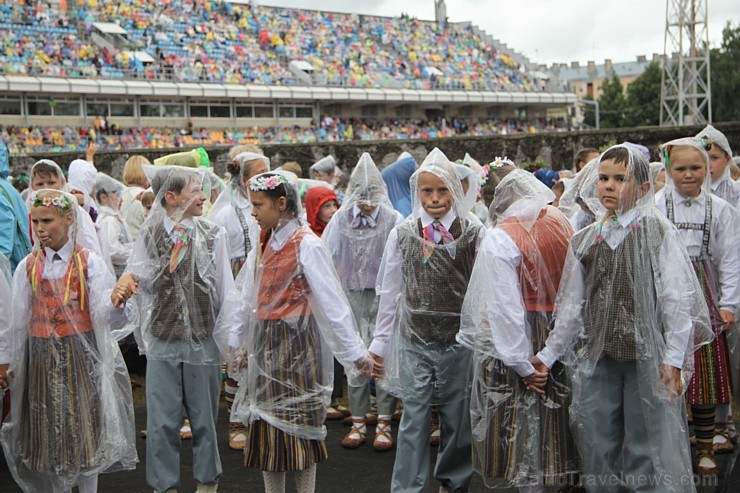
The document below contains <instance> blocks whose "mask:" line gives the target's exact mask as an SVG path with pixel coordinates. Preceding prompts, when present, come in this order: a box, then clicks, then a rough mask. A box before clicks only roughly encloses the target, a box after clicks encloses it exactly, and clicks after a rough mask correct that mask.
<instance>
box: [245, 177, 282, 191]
mask: <svg viewBox="0 0 740 493" xmlns="http://www.w3.org/2000/svg"><path fill="white" fill-rule="evenodd" d="M283 183H287V180H286V179H285V176H283V175H277V174H275V175H269V176H259V175H258V176H255V177H253V178H251V179H250V180H249V189H250V190H251V191H253V192H261V191H264V190H275V189H276V188H277V187H278V186H280V185H282V184H283Z"/></svg>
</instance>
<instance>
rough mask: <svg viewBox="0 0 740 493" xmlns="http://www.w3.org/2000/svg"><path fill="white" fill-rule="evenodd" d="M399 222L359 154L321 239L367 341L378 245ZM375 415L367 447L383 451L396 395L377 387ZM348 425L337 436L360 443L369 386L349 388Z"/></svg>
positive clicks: (348, 444) (376, 174)
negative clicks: (376, 410) (343, 431)
mask: <svg viewBox="0 0 740 493" xmlns="http://www.w3.org/2000/svg"><path fill="white" fill-rule="evenodd" d="M402 220H403V217H402V216H401V214H400V213H399V212H397V211H395V210H394V209H393V206H391V203H390V200H389V199H388V192H387V190H386V187H385V182H383V178H382V177H381V176H380V171H378V168H377V167H376V166H375V163H374V162H373V160H372V158H371V157H370V155H369V154H367V153H364V154H363V155H362V156H361V157H360V160H359V161H358V163H357V166H355V168H354V170H353V171H352V176H351V177H350V179H349V188H348V189H347V195H346V196H345V200H344V203H343V204H342V207H341V208H340V209H339V211H338V212H337V213H336V214H334V217H333V218H332V220H331V221H330V222H329V225H328V226H327V227H326V230H325V231H324V235H323V237H322V238H323V239H324V241H325V242H326V244H327V246H328V247H329V250H330V251H331V254H332V260H333V261H334V266H335V267H336V269H337V274H338V275H339V280H340V281H341V282H342V288H343V289H344V292H345V294H346V295H347V299H348V300H349V303H350V305H351V306H352V312H353V313H354V316H355V321H356V322H357V326H358V327H359V329H360V335H361V337H362V339H363V341H365V343H366V344H369V343H370V341H371V340H372V338H373V332H374V331H375V317H376V316H377V313H378V300H377V296H376V294H375V281H376V279H377V277H378V270H379V269H380V261H381V259H382V257H383V248H384V247H385V242H386V240H387V239H388V235H389V234H390V232H391V230H392V229H393V228H394V227H395V226H396V225H397V224H399V223H400V222H401V221H402ZM376 397H377V406H378V415H377V428H376V429H375V440H374V441H373V448H374V449H375V450H378V451H386V450H390V449H391V448H393V439H392V438H391V435H390V432H391V415H392V414H393V413H394V412H395V409H396V399H395V398H394V397H393V396H391V395H389V394H388V393H387V392H385V390H383V389H381V388H377V392H376ZM349 404H350V409H352V429H351V430H350V432H349V433H347V436H346V437H344V440H342V446H343V447H345V448H349V449H354V448H357V447H359V446H360V445H362V444H363V443H364V442H365V434H366V433H367V427H366V425H367V424H368V423H366V421H367V420H368V419H369V418H374V417H375V416H371V415H369V414H368V413H369V412H370V385H369V383H368V384H367V385H363V386H361V387H350V389H349Z"/></svg>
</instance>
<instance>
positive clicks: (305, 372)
mask: <svg viewBox="0 0 740 493" xmlns="http://www.w3.org/2000/svg"><path fill="white" fill-rule="evenodd" d="M249 183H250V197H249V198H250V202H251V203H252V208H253V212H252V215H253V216H254V217H255V218H256V220H257V223H258V224H259V225H260V227H261V228H262V230H263V231H267V237H266V238H265V241H264V243H263V245H262V247H261V248H260V249H257V248H255V249H253V250H252V251H251V252H250V254H249V256H248V257H247V262H246V263H245V266H244V268H243V269H242V271H241V272H240V274H239V277H238V279H237V283H236V284H237V287H238V292H236V293H234V299H232V300H230V301H227V303H233V305H234V306H236V307H237V310H235V312H234V313H233V314H231V315H230V318H226V319H222V320H220V321H219V324H221V323H226V324H228V325H229V326H231V335H230V337H229V346H230V354H232V356H233V357H232V358H231V362H230V364H229V367H230V371H231V373H232V374H234V375H235V376H236V377H237V380H238V381H239V391H238V393H237V396H236V399H235V401H234V411H233V414H232V415H233V416H234V417H236V418H237V419H238V420H239V421H241V422H242V423H244V424H245V425H246V435H247V440H246V444H245V447H244V458H245V465H246V466H247V467H255V468H259V469H261V470H262V471H263V477H264V481H265V488H266V490H267V492H268V493H273V492H278V493H279V492H283V491H284V489H285V479H286V473H287V472H293V473H295V479H296V486H297V488H298V491H299V492H300V493H308V492H312V491H314V488H315V480H316V464H317V463H318V462H322V461H325V460H326V459H327V451H326V445H325V443H324V438H325V436H326V429H325V427H324V420H325V419H326V407H325V406H326V405H327V404H328V403H329V399H330V397H331V390H332V382H333V375H332V372H333V358H334V356H336V358H337V359H338V360H339V361H340V363H342V365H343V366H344V367H345V368H346V369H347V375H348V379H349V382H350V385H352V384H354V385H358V384H359V383H361V382H362V381H363V379H365V381H366V379H367V378H368V377H369V375H370V370H371V368H372V366H371V364H370V362H369V359H368V357H367V350H366V349H365V345H364V343H363V342H362V339H360V337H359V334H358V330H357V327H356V325H355V320H354V317H353V315H352V311H351V309H350V306H349V302H348V301H347V298H346V297H345V295H344V293H343V291H342V287H341V284H340V283H339V280H338V278H337V275H336V272H335V271H334V268H333V266H332V261H331V256H330V253H329V251H328V249H327V248H326V246H325V245H324V244H323V243H322V242H321V240H320V239H319V238H318V237H316V235H315V234H314V233H313V232H311V230H310V229H309V228H308V226H307V225H305V224H302V223H301V221H300V217H301V216H302V214H301V211H300V204H301V203H300V199H299V197H298V191H297V187H296V183H294V182H293V181H292V178H291V177H290V175H288V174H285V173H281V172H268V173H262V174H259V175H257V176H255V177H253V178H252V179H251V180H250V181H249ZM260 250H261V251H260ZM245 299H246V303H245ZM232 317H233V318H232Z"/></svg>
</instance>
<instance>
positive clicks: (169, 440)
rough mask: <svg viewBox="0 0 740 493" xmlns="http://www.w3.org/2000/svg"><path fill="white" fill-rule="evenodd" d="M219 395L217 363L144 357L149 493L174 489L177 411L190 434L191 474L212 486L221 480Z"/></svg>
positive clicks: (177, 474) (179, 421)
mask: <svg viewBox="0 0 740 493" xmlns="http://www.w3.org/2000/svg"><path fill="white" fill-rule="evenodd" d="M220 392H221V368H220V367H219V366H218V365H190V364H188V363H180V362H171V361H159V360H152V359H150V360H149V361H148V362H147V367H146V409H147V423H146V427H147V438H146V481H147V484H149V486H151V487H152V488H154V490H155V491H158V492H162V491H167V490H168V489H170V488H177V487H179V486H180V427H181V426H182V411H183V407H184V408H185V413H186V414H187V417H188V419H189V420H190V427H191V429H192V430H193V476H194V477H195V480H196V481H197V482H198V483H201V484H213V483H216V482H218V478H219V476H221V458H220V457H219V454H218V442H217V437H216V420H217V418H218V399H219V395H220Z"/></svg>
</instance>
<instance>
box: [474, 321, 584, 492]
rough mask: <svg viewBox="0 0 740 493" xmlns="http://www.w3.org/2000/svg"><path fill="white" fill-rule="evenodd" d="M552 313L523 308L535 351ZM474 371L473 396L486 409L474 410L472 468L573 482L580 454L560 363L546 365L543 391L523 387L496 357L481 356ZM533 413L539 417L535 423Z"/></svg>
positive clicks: (487, 474) (526, 479) (520, 481)
mask: <svg viewBox="0 0 740 493" xmlns="http://www.w3.org/2000/svg"><path fill="white" fill-rule="evenodd" d="M550 319H551V313H548V312H527V321H528V323H529V325H530V328H531V330H532V346H533V350H534V354H537V352H539V351H540V349H542V348H543V347H544V345H545V340H546V339H547V334H548V326H549V323H550ZM476 371H478V372H482V374H481V375H479V376H478V377H477V379H476V381H475V385H477V386H478V388H477V389H474V394H475V393H478V394H479V395H478V396H474V399H479V402H480V403H481V404H480V405H481V406H483V408H484V411H483V412H482V413H480V414H479V416H477V417H476V416H475V415H474V416H473V422H472V428H473V430H478V429H482V428H483V427H485V434H484V436H483V437H481V436H480V435H479V434H478V433H474V434H473V466H474V468H475V470H476V471H478V472H479V473H480V474H481V475H482V476H483V479H484V480H486V481H487V482H491V481H492V480H502V479H503V480H506V481H511V482H512V483H513V484H514V485H530V484H544V485H556V486H563V485H567V484H575V482H576V481H577V477H576V476H577V474H578V471H579V460H578V457H579V456H578V450H577V448H576V445H575V442H574V440H573V436H572V435H571V432H570V422H569V414H568V407H569V405H570V398H571V389H570V384H569V381H568V378H567V376H566V373H565V369H564V367H563V366H562V365H561V364H560V363H555V365H553V367H552V368H551V369H550V375H549V377H548V381H547V385H546V387H545V395H544V396H540V395H539V394H536V393H535V392H534V391H531V390H527V389H526V387H525V386H524V384H523V382H522V378H521V377H520V376H519V375H518V374H517V373H516V372H515V371H514V370H512V369H510V368H509V367H507V366H506V365H504V364H503V363H502V362H501V361H499V360H497V359H494V358H490V357H485V358H484V359H483V360H482V361H481V364H480V365H479V367H478V368H477V370H476ZM480 380H482V382H481V381H480ZM532 417H535V418H538V419H536V420H535V421H536V422H537V424H536V425H534V426H533V425H532ZM476 418H477V419H476ZM476 421H478V422H476ZM483 421H485V422H483ZM481 438H482V439H481ZM571 481H572V482H571Z"/></svg>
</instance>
